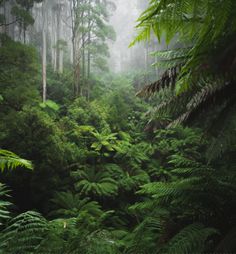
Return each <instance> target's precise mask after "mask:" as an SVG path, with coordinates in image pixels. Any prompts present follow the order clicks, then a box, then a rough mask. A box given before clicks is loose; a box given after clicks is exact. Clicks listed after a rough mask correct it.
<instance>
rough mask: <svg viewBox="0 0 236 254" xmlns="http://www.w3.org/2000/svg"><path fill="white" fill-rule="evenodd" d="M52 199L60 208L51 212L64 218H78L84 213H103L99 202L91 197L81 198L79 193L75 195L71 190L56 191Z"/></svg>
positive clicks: (96, 214) (93, 214) (92, 214)
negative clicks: (91, 199)
mask: <svg viewBox="0 0 236 254" xmlns="http://www.w3.org/2000/svg"><path fill="white" fill-rule="evenodd" d="M52 201H53V203H54V204H55V205H56V206H57V207H59V209H58V210H56V211H53V212H52V213H51V214H53V215H57V216H60V217H63V218H76V217H79V216H80V215H81V214H84V213H87V214H89V215H91V216H95V217H96V216H97V217H99V216H100V215H101V214H102V211H101V208H100V206H99V204H98V203H97V202H95V201H90V199H89V198H84V199H81V197H80V195H79V194H75V195H74V194H73V193H72V192H69V191H67V192H58V193H56V194H55V197H54V198H53V200H52Z"/></svg>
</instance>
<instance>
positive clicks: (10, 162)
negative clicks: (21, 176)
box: [0, 149, 33, 171]
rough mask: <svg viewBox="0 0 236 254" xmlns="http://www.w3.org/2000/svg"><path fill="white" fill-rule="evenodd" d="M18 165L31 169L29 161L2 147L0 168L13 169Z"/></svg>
mask: <svg viewBox="0 0 236 254" xmlns="http://www.w3.org/2000/svg"><path fill="white" fill-rule="evenodd" d="M19 166H20V167H25V168H27V169H33V166H32V163H31V162H30V161H28V160H25V159H22V158H20V157H19V156H18V155H16V154H14V153H13V152H10V151H7V150H2V149H1V150H0V170H2V171H3V170H4V169H15V168H17V167H19Z"/></svg>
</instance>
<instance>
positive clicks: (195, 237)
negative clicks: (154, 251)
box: [163, 224, 218, 254]
mask: <svg viewBox="0 0 236 254" xmlns="http://www.w3.org/2000/svg"><path fill="white" fill-rule="evenodd" d="M217 233H218V231H217V230H215V229H213V228H205V227H204V226H203V225H200V224H192V225H189V226H187V227H186V228H184V229H182V230H181V231H180V232H179V233H178V234H176V235H175V236H174V238H173V239H171V240H170V242H169V243H168V245H167V248H166V249H165V250H164V252H163V253H170V254H171V253H183V254H184V253H190V252H191V253H202V252H203V251H204V247H203V246H204V244H205V242H206V241H207V239H208V238H209V237H210V236H212V235H214V234H217Z"/></svg>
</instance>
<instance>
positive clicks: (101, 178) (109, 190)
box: [73, 167, 118, 197]
mask: <svg viewBox="0 0 236 254" xmlns="http://www.w3.org/2000/svg"><path fill="white" fill-rule="evenodd" d="M73 176H74V177H75V178H76V181H77V182H76V184H75V187H76V189H77V190H78V191H80V192H81V193H82V194H83V195H92V196H97V197H102V196H115V195H116V194H117V191H118V183H117V181H115V180H114V179H113V178H111V176H110V174H109V172H108V171H107V170H97V169H95V168H94V167H93V168H91V167H89V168H86V169H84V170H78V171H76V172H74V173H73Z"/></svg>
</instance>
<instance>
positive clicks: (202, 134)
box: [0, 0, 236, 254]
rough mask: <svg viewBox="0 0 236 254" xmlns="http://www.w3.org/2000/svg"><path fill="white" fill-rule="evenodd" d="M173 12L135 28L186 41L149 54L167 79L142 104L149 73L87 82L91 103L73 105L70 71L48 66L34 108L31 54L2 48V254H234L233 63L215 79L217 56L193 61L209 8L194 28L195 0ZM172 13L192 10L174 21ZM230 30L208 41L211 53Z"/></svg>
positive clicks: (13, 45) (150, 16)
mask: <svg viewBox="0 0 236 254" xmlns="http://www.w3.org/2000/svg"><path fill="white" fill-rule="evenodd" d="M166 2H170V3H169V5H168V4H165V3H166ZM177 2H179V3H182V4H183V1H151V5H150V8H149V9H148V10H147V12H145V13H144V14H143V16H142V17H141V19H140V24H139V27H140V28H142V29H143V30H142V32H141V34H140V35H139V36H138V37H137V41H139V40H142V39H148V38H149V36H150V31H151V30H152V29H153V30H154V32H155V33H156V35H157V37H160V36H161V34H159V33H158V31H159V30H157V27H156V26H155V24H156V22H157V20H156V19H155V17H160V20H159V23H160V25H162V26H163V27H164V28H165V29H164V28H163V29H164V30H167V31H168V29H169V30H170V31H169V32H172V33H170V34H169V36H170V37H172V36H171V35H173V36H174V35H176V33H175V32H176V31H181V32H182V34H180V35H181V36H182V37H184V40H183V41H181V40H180V41H181V43H182V44H180V45H181V49H179V48H178V49H177V50H173V51H166V52H164V53H163V52H162V55H161V53H160V52H158V53H156V54H159V56H160V57H161V58H162V61H164V64H167V65H168V67H170V69H167V71H166V72H165V73H164V75H163V76H162V77H161V79H159V80H158V81H157V82H154V83H152V84H151V85H150V86H146V87H145V88H144V89H143V90H142V91H141V92H139V95H150V94H151V95H154V93H155V92H156V93H157V95H154V96H153V98H151V99H150V100H144V99H140V98H138V97H136V96H135V95H136V93H137V90H138V89H139V88H140V86H143V85H144V84H142V82H141V80H142V78H143V77H144V75H147V73H143V74H142V73H136V72H131V73H125V74H112V73H106V74H104V73H101V72H99V73H97V74H96V75H95V74H91V80H90V82H91V84H92V86H91V93H90V98H89V99H88V98H85V97H83V96H76V97H75V96H74V94H73V82H74V80H73V71H72V68H71V66H69V65H68V66H66V68H65V70H64V72H63V73H58V72H54V71H53V70H51V69H50V66H48V77H47V82H48V91H47V92H48V100H47V101H46V102H44V103H42V102H41V98H40V94H41V86H40V85H39V84H40V71H39V70H40V66H39V64H38V63H39V59H38V58H37V52H36V50H35V49H34V48H33V47H30V46H26V45H23V44H21V43H19V42H14V41H12V40H10V39H9V38H4V40H2V41H1V47H0V60H1V63H0V107H1V110H0V119H1V121H0V148H1V150H0V182H1V183H0V253H1V254H31V253H32V254H33V253H35V254H37V253H42V254H46V253H48V254H49V253H52V254H53V253H55V254H116V253H117V254H119V253H123V254H156V253H157V254H164V253H165V254H167V253H169V254H185V253H186V254H190V253H191V254H194V253H196V254H199V253H219V254H220V253H225V254H226V253H227V254H228V253H236V244H235V239H236V198H235V197H236V187H235V186H236V185H235V184H236V171H235V166H236V157H235V154H236V147H235V123H236V120H235V114H234V113H235V107H234V103H233V102H234V100H233V98H234V93H233V91H234V90H233V88H232V87H233V86H234V85H235V81H234V74H233V70H234V62H233V61H232V59H231V57H230V59H229V60H230V61H229V62H228V63H230V64H231V67H229V68H228V69H227V68H226V69H227V70H229V71H227V72H225V73H223V74H222V73H219V76H220V77H219V76H217V75H215V73H214V72H213V69H214V68H213V67H216V66H215V65H214V64H213V62H214V61H213V60H214V59H215V58H214V57H213V56H215V53H212V52H211V53H212V55H211V58H207V57H204V58H202V57H201V56H202V54H203V53H204V54H206V51H207V50H208V49H209V48H210V46H211V45H212V44H208V43H206V44H205V46H206V48H204V50H203V51H199V47H200V46H201V41H199V40H197V38H196V37H195V36H193V34H192V33H190V32H189V33H188V32H187V31H189V23H191V22H193V24H192V25H196V26H197V27H195V26H194V27H195V30H194V31H195V32H196V29H197V31H200V32H199V33H200V34H199V36H202V37H199V38H202V40H203V39H204V38H205V37H204V36H206V34H207V31H208V30H207V28H206V27H205V26H207V25H209V26H210V25H211V21H212V20H215V19H212V20H211V19H210V18H209V15H210V14H211V15H213V16H214V15H215V14H214V12H212V11H211V8H210V7H212V6H211V4H212V3H210V2H211V1H206V2H207V3H208V4H209V6H208V9H207V10H209V13H208V12H207V13H203V14H202V16H200V18H201V19H202V18H204V17H205V16H206V17H208V19H207V20H206V21H208V23H204V24H202V23H201V22H200V24H198V23H197V24H195V23H196V22H195V21H196V20H192V19H194V18H196V17H198V16H199V11H200V10H201V9H204V8H205V7H206V3H205V1H200V4H199V6H200V8H201V9H198V8H197V7H196V6H195V5H194V6H195V7H194V8H192V7H193V5H191V4H193V2H194V3H195V4H196V1H185V4H183V5H177ZM224 2H227V3H230V2H232V1H230V0H229V1H224ZM232 3H233V2H232ZM175 4H176V6H175ZM174 6H175V8H174V10H175V11H177V14H178V15H177V14H176V15H177V16H175V15H174V14H173V13H174V11H173V10H172V11H173V12H169V10H170V9H171V8H172V7H174ZM191 6H192V7H191ZM224 6H225V5H224ZM167 7H168V8H167ZM190 7H191V8H190ZM226 7H227V6H226ZM226 7H225V8H226ZM181 8H183V10H184V11H185V12H187V11H188V12H190V13H192V11H194V10H195V11H196V12H194V16H184V17H182V16H181V15H180V13H181V10H182V9H181ZM195 8H196V9H195ZM213 10H215V9H213ZM226 11H227V10H226ZM228 12H229V13H230V15H229V16H228V18H229V20H228V22H225V23H223V25H226V24H229V25H230V24H231V23H230V22H229V21H230V20H231V19H230V18H232V16H231V14H232V13H231V12H230V10H229V9H228ZM156 15H157V16H156ZM158 15H159V16H158ZM162 15H163V16H162ZM165 15H167V16H165ZM172 15H174V16H172ZM204 15H205V16H204ZM166 17H168V18H169V19H170V20H172V22H170V23H166V19H165V18H166ZM180 17H181V18H183V20H184V21H183V22H180V23H178V22H177V23H175V25H176V26H173V24H174V23H173V20H174V21H176V19H177V20H179V19H180ZM186 19H190V20H188V22H189V23H188V25H186V26H185V25H184V24H185V21H186ZM225 19H227V17H226V18H225ZM209 20H210V21H209ZM190 21H191V22H190ZM159 23H158V24H159ZM217 24H218V23H217ZM171 25H172V26H171ZM231 25H232V24H231ZM232 26H233V25H232ZM194 27H192V29H193V28H194ZM180 28H182V30H180ZM230 28H231V30H230V29H228V27H227V29H226V31H227V33H226V34H225V35H227V36H225V37H226V38H221V35H222V34H220V33H216V34H215V37H214V51H217V49H219V48H221V46H222V42H221V40H220V38H221V39H225V40H226V41H227V39H228V37H229V33H230V31H234V30H233V29H232V27H230ZM201 29H203V30H201ZM219 30H220V31H221V27H220V29H219ZM162 32H163V31H162ZM187 35H189V36H190V37H188V41H185V39H186V38H187V37H185V36H187ZM167 36H168V33H167ZM181 36H180V38H182V37H181ZM207 38H208V37H207ZM167 39H168V38H167ZM169 39H170V38H169ZM189 41H191V43H190V42H189ZM203 42H204V43H205V41H204V40H203ZM178 43H179V42H178ZM185 43H187V47H186V48H185V47H184V46H185V45H186V44H185ZM209 43H210V42H209ZM199 45H200V46H199ZM227 45H228V44H227ZM218 46H219V48H218ZM229 48H230V50H231V46H230V47H229ZM188 50H189V51H188ZM226 51H227V50H226ZM181 52H182V53H181ZM230 52H231V51H230ZM180 53H181V54H182V55H179V54H180ZM226 53H227V54H225V55H224V56H225V58H227V56H228V51H227V52H226ZM163 58H167V60H165V59H163ZM223 58H224V57H223ZM225 58H224V60H225ZM206 59H207V60H209V59H210V60H209V63H208V62H206ZM225 61H226V60H225ZM160 62H161V61H160ZM214 63H215V62H214ZM206 65H207V66H208V68H207V70H206V69H204V68H203V66H206ZM199 68H200V71H199ZM202 68H203V69H202ZM211 71H212V72H213V74H212V72H211ZM214 71H215V69H214ZM209 73H210V74H209ZM199 80H200V81H199ZM137 81H139V82H137ZM197 81H199V82H200V84H199V83H197ZM219 81H220V82H222V83H221V85H219ZM140 82H141V84H140ZM196 83H197V84H196ZM186 84H189V85H188V86H187V85H186ZM211 84H213V85H214V87H212V85H211ZM229 86H230V87H231V88H232V90H231V88H230V90H228V88H229ZM137 88H138V89H137ZM213 88H216V89H213ZM219 91H220V92H222V94H221V95H222V96H219V94H218V92H219ZM219 97H220V98H219ZM157 102H158V105H157V107H153V105H156V103H157ZM211 102H212V103H211ZM213 102H214V103H213ZM209 105H210V106H209ZM147 112H148V113H147ZM199 112H200V113H199ZM226 113H227V114H226ZM150 116H151V117H150ZM223 116H224V117H223ZM182 124H184V125H182ZM187 124H188V127H187ZM9 151H11V152H9ZM22 158H25V159H22ZM26 159H27V160H26Z"/></svg>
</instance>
